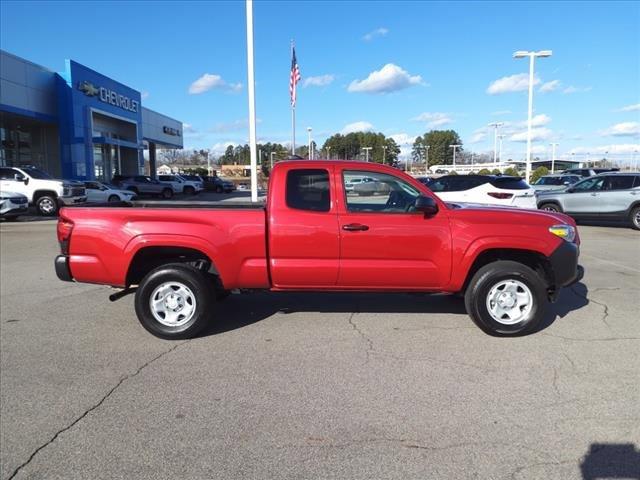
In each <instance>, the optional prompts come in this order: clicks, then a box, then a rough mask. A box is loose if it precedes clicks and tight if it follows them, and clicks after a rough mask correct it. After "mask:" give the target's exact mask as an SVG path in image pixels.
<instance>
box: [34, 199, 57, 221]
mask: <svg viewBox="0 0 640 480" xmlns="http://www.w3.org/2000/svg"><path fill="white" fill-rule="evenodd" d="M36 208H37V209H38V213H39V214H40V215H44V216H45V217H52V216H54V215H56V214H57V213H58V200H57V199H56V198H55V197H53V196H51V195H42V196H41V197H39V198H38V200H36Z"/></svg>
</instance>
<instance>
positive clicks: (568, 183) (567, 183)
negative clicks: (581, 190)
mask: <svg viewBox="0 0 640 480" xmlns="http://www.w3.org/2000/svg"><path fill="white" fill-rule="evenodd" d="M563 184H564V185H571V182H570V181H568V180H567V181H566V182H563Z"/></svg>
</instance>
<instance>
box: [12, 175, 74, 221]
mask: <svg viewBox="0 0 640 480" xmlns="http://www.w3.org/2000/svg"><path fill="white" fill-rule="evenodd" d="M0 189H2V190H6V191H10V192H16V193H21V194H22V195H24V196H26V197H27V198H28V199H29V203H30V204H31V205H34V206H35V207H36V208H37V210H38V213H40V214H41V215H55V214H56V213H58V209H59V208H60V206H62V205H70V204H74V203H83V202H86V201H87V194H86V191H85V188H84V184H82V183H81V182H76V181H70V180H56V179H54V178H52V177H51V176H50V175H49V174H48V173H46V172H43V171H42V170H38V169H37V168H33V167H0Z"/></svg>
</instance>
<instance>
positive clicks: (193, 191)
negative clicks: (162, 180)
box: [182, 187, 196, 195]
mask: <svg viewBox="0 0 640 480" xmlns="http://www.w3.org/2000/svg"><path fill="white" fill-rule="evenodd" d="M182 193H184V194H185V195H195V194H196V189H195V188H193V187H184V190H183V192H182Z"/></svg>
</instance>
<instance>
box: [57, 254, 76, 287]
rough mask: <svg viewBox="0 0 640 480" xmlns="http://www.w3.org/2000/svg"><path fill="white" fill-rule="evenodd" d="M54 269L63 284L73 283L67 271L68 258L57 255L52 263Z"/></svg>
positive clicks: (68, 270) (69, 272)
mask: <svg viewBox="0 0 640 480" xmlns="http://www.w3.org/2000/svg"><path fill="white" fill-rule="evenodd" d="M54 264H55V267H56V275H57V276H58V278H59V279H60V280H62V281H65V282H73V277H72V276H71V270H70V269H69V257H67V256H66V255H58V256H57V257H56V260H55V262H54Z"/></svg>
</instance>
